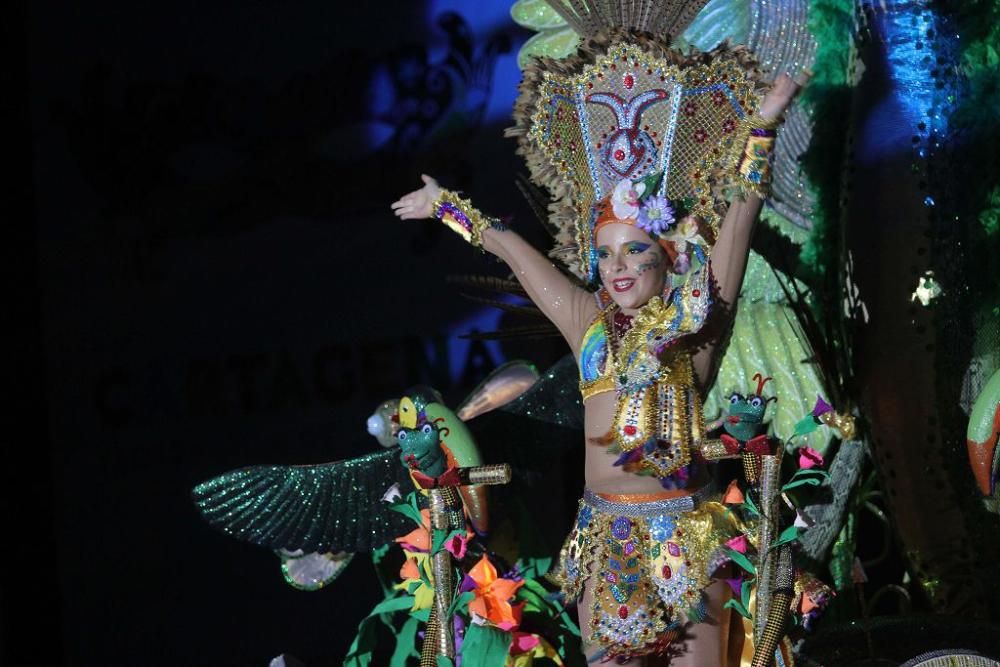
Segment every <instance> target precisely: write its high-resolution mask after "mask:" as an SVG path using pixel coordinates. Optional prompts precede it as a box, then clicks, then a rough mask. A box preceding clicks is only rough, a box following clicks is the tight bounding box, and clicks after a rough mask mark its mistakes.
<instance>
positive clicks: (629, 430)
mask: <svg viewBox="0 0 1000 667" xmlns="http://www.w3.org/2000/svg"><path fill="white" fill-rule="evenodd" d="M622 430H623V431H625V435H635V426H631V425H629V426H626V427H625V428H624V429H622Z"/></svg>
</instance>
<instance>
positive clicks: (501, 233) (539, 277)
mask: <svg viewBox="0 0 1000 667" xmlns="http://www.w3.org/2000/svg"><path fill="white" fill-rule="evenodd" d="M421 179H423V181H424V186H423V187H422V188H420V189H419V190H415V191H414V192H411V193H409V194H406V195H403V196H402V197H400V199H399V201H396V202H394V203H393V204H392V209H393V211H394V212H395V214H396V216H397V217H399V218H400V219H401V220H412V219H421V218H431V217H440V218H441V219H442V221H443V222H444V223H445V224H447V225H448V226H449V227H451V228H452V229H453V230H455V231H456V232H458V233H459V234H460V235H461V236H463V238H465V239H466V240H469V241H472V242H474V243H475V244H477V245H479V244H481V246H482V248H483V249H484V250H486V251H488V252H490V253H492V254H494V255H496V256H497V257H499V258H500V259H502V260H503V261H504V262H505V263H506V264H507V266H509V267H510V269H511V271H512V272H513V273H514V277H515V278H517V280H518V282H519V283H521V286H522V287H524V289H525V291H526V292H527V293H528V296H530V297H531V300H532V301H533V302H534V303H535V305H536V306H538V308H539V309H541V311H542V312H543V313H544V314H545V316H546V317H548V318H549V320H551V321H552V323H553V324H555V325H556V327H557V328H558V329H559V331H560V332H561V333H562V335H563V337H564V338H565V339H566V341H567V342H568V343H569V345H570V348H571V349H572V350H573V353H574V354H576V353H577V352H578V351H579V347H580V342H581V340H582V338H583V334H584V331H585V330H586V327H587V325H588V324H589V323H590V321H591V320H592V319H593V318H594V316H595V315H596V314H597V305H596V303H595V301H594V299H593V298H592V297H591V295H590V293H589V292H588V291H587V290H585V289H583V288H581V287H578V286H577V285H575V284H574V283H573V282H572V281H571V280H570V279H569V278H568V277H567V276H566V275H565V274H564V273H563V272H562V271H560V270H559V269H558V268H556V266H555V265H554V264H553V263H552V261H551V260H550V259H549V258H548V257H546V256H545V255H543V254H542V253H540V252H538V250H536V249H535V248H534V247H533V246H532V245H531V244H529V243H528V242H527V241H525V240H524V239H523V238H521V236H520V235H518V234H517V233H516V232H513V231H511V230H509V229H507V228H506V227H504V226H503V225H501V224H499V223H497V222H496V221H491V220H489V219H488V218H485V217H483V216H482V214H481V213H479V212H478V211H476V210H475V209H473V208H472V207H471V204H469V202H468V201H466V200H463V199H461V198H460V197H458V196H457V195H455V194H454V193H451V192H447V191H445V190H442V189H441V186H439V185H438V183H437V181H435V180H434V179H433V178H431V177H430V176H427V175H423V176H421ZM435 209H437V210H435Z"/></svg>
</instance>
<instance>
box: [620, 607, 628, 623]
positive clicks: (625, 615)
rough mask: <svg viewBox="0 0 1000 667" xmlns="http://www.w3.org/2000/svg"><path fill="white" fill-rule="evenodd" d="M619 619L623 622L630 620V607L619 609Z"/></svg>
mask: <svg viewBox="0 0 1000 667" xmlns="http://www.w3.org/2000/svg"><path fill="white" fill-rule="evenodd" d="M618 617H619V618H620V619H622V620H623V621H624V620H625V619H626V618H628V607H626V606H625V605H622V606H620V607H618Z"/></svg>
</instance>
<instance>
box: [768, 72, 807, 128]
mask: <svg viewBox="0 0 1000 667" xmlns="http://www.w3.org/2000/svg"><path fill="white" fill-rule="evenodd" d="M810 76H811V73H809V72H807V71H803V72H802V73H801V74H799V75H798V76H797V77H795V79H794V80H793V79H792V77H790V76H788V74H782V75H781V76H779V77H778V78H777V79H775V80H774V85H772V86H771V90H769V91H767V95H765V96H764V101H763V102H761V103H760V112H759V113H760V115H761V116H763V117H764V118H767V119H775V118H781V116H782V115H783V114H784V113H785V110H786V109H788V107H789V106H790V105H791V103H792V100H794V99H795V96H796V95H798V94H799V91H800V90H802V88H803V86H805V85H806V84H807V83H808V82H809V77H810Z"/></svg>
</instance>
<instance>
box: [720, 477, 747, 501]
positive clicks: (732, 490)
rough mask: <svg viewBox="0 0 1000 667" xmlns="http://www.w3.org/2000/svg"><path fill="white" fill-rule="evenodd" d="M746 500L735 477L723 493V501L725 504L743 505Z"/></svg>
mask: <svg viewBox="0 0 1000 667" xmlns="http://www.w3.org/2000/svg"><path fill="white" fill-rule="evenodd" d="M744 501H746V498H745V497H744V496H743V491H742V490H741V489H740V485H739V483H738V482H737V481H736V480H735V479H734V480H733V481H731V482H729V486H728V487H727V488H726V492H725V493H724V494H722V503H723V504H724V505H741V504H742V503H743V502H744Z"/></svg>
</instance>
